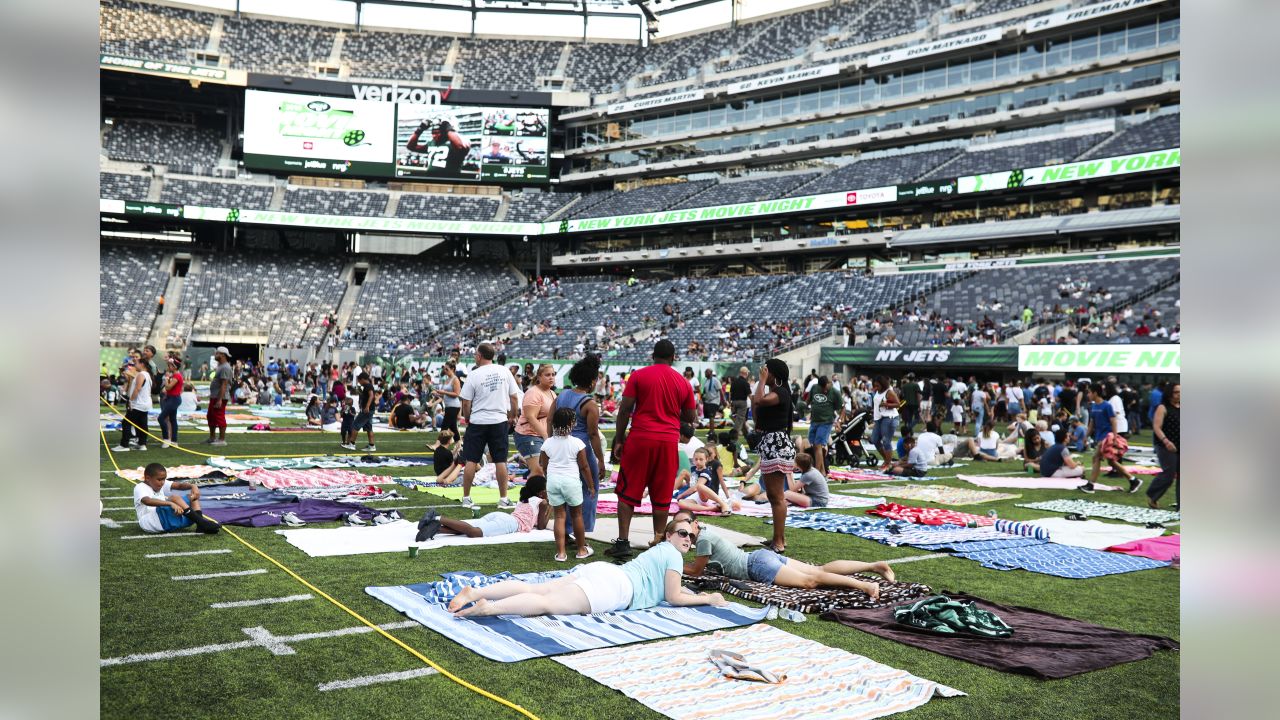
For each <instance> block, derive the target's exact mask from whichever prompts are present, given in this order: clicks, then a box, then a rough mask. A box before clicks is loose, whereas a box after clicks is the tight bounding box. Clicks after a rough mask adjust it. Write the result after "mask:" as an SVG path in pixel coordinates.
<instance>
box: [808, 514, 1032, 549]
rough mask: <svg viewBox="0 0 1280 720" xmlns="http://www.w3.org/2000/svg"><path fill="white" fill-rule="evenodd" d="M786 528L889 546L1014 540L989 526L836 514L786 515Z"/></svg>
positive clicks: (1011, 536) (1012, 535)
mask: <svg viewBox="0 0 1280 720" xmlns="http://www.w3.org/2000/svg"><path fill="white" fill-rule="evenodd" d="M787 527H794V528H807V529H810V530H823V531H826V532H836V533H844V534H846V535H856V536H858V537H860V538H865V539H867V540H875V541H876V542H878V543H882V544H884V545H890V546H898V545H920V544H931V543H943V542H964V541H969V540H1007V539H1009V538H1013V537H1017V536H1016V535H1014V534H1012V533H1006V532H1000V531H997V530H996V529H995V528H994V527H992V526H985V527H976V528H970V527H960V526H956V525H916V524H913V523H909V522H907V521H905V520H890V519H875V518H869V517H858V516H856V515H837V514H835V513H805V514H801V515H788V516H787Z"/></svg>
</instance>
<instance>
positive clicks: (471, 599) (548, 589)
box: [449, 520, 725, 617]
mask: <svg viewBox="0 0 1280 720" xmlns="http://www.w3.org/2000/svg"><path fill="white" fill-rule="evenodd" d="M697 540H698V531H697V526H695V525H694V524H693V523H691V522H690V521H689V520H673V521H671V522H670V523H667V531H666V541H665V542H660V543H658V544H657V545H654V546H653V547H651V548H649V549H648V550H645V551H644V552H643V553H641V554H640V555H638V556H637V557H636V558H635V559H634V560H631V561H630V562H628V563H626V564H625V565H621V566H618V565H614V564H613V563H609V562H593V563H587V564H585V565H579V566H577V567H576V568H574V569H573V571H572V572H570V574H569V575H568V576H567V577H562V578H558V579H556V580H552V581H550V582H545V583H538V584H530V583H526V582H521V581H519V580H504V581H503V582H500V583H497V584H496V585H490V586H488V587H483V588H471V587H468V588H463V590H462V592H460V593H458V595H457V596H456V597H454V598H453V600H451V601H450V602H449V610H450V611H451V612H452V613H454V614H455V615H457V616H459V617H465V616H470V615H480V616H487V615H520V616H523V617H534V616H537V615H586V614H595V613H606V612H617V611H619V610H644V609H646V608H651V607H654V606H656V605H657V604H658V603H660V602H662V601H663V600H666V601H667V602H668V603H670V604H671V605H675V606H677V607H682V606H688V605H724V604H725V599H724V596H722V595H721V594H720V593H690V592H688V591H686V590H685V589H684V588H683V587H681V586H680V571H681V570H682V569H683V565H682V562H681V561H682V558H681V555H682V554H683V553H686V552H688V551H689V547H690V545H692V544H693V543H694V542H696V541H697Z"/></svg>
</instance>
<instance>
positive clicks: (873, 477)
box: [827, 468, 902, 483]
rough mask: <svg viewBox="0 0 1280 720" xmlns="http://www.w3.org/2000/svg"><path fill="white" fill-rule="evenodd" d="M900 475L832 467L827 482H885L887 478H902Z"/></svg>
mask: <svg viewBox="0 0 1280 720" xmlns="http://www.w3.org/2000/svg"><path fill="white" fill-rule="evenodd" d="M901 479H902V478H900V477H894V476H893V475H890V474H889V473H883V472H880V471H879V470H853V469H846V470H840V469H837V468H831V469H830V470H829V471H828V472H827V482H833V483H847V482H883V481H885V480H901Z"/></svg>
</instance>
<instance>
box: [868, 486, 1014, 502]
mask: <svg viewBox="0 0 1280 720" xmlns="http://www.w3.org/2000/svg"><path fill="white" fill-rule="evenodd" d="M857 491H858V492H860V493H862V494H867V495H873V494H874V495H883V496H885V497H891V498H898V499H899V500H915V501H916V502H931V503H938V504H939V505H976V504H978V503H985V502H994V501H996V500H1016V499H1018V498H1020V497H1022V496H1021V495H1011V494H1009V493H996V492H989V491H987V490H970V489H969V488H957V487H950V486H948V485H884V486H882V487H872V488H858V490H857Z"/></svg>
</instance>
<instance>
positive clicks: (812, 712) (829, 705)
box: [555, 625, 964, 720]
mask: <svg viewBox="0 0 1280 720" xmlns="http://www.w3.org/2000/svg"><path fill="white" fill-rule="evenodd" d="M712 650H729V651H733V652H737V653H741V654H742V655H743V656H745V658H746V660H747V661H748V662H750V663H751V665H753V666H754V667H758V668H761V669H765V670H768V671H770V672H773V673H776V674H778V675H780V676H781V675H786V678H787V679H786V681H785V682H783V683H781V684H769V683H759V682H745V681H738V680H729V679H726V678H724V677H722V676H721V674H720V671H719V669H718V668H717V667H716V666H715V665H713V664H712V663H711V662H710V661H709V660H708V659H707V657H708V653H709V652H710V651H712ZM672 658H680V659H681V662H680V663H679V667H678V669H674V668H673V665H672ZM555 661H556V662H558V663H560V664H561V665H564V666H565V667H568V668H570V669H572V670H576V671H578V672H579V673H582V674H583V675H585V676H587V677H589V678H591V679H592V680H595V681H596V682H599V683H601V684H603V685H606V686H608V687H611V688H613V689H614V690H617V691H619V692H621V693H622V694H624V695H626V696H627V697H630V698H633V699H635V700H637V701H639V702H640V703H641V704H643V705H645V706H646V707H649V708H650V709H652V710H654V711H656V712H659V713H662V714H663V715H665V716H667V717H669V718H674V719H678V720H720V719H722V718H723V719H726V720H729V719H732V720H743V719H745V720H801V719H807V718H835V717H839V718H841V719H842V720H870V719H871V718H879V717H884V716H886V715H892V714H894V713H899V712H903V711H905V710H910V709H912V708H916V707H919V706H921V705H924V704H925V703H927V702H929V700H931V699H933V698H934V697H935V696H937V697H956V696H960V695H964V693H962V692H960V691H959V690H955V689H953V688H950V687H947V686H946V685H939V684H938V683H935V682H933V681H932V680H926V679H924V678H919V677H916V676H915V675H912V674H910V673H908V672H906V671H903V670H898V669H895V668H892V667H889V666H888V665H881V664H880V663H877V662H875V661H874V660H870V659H868V658H865V657H863V656H861V655H854V654H853V653H850V652H846V651H844V650H840V649H837V648H832V647H827V646H826V645H823V644H821V643H818V642H815V641H813V640H808V639H805V638H801V637H797V636H795V635H792V634H791V633H788V632H786V631H785V630H779V629H778V628H776V627H772V626H769V625H753V626H752V627H749V628H743V629H741V630H731V631H720V632H715V633H712V634H710V635H702V636H699V637H693V638H684V639H681V640H672V641H668V642H660V643H649V644H647V645H641V646H639V647H634V648H610V649H606V650H594V651H592V652H587V653H581V654H577V655H569V656H565V657H558V658H555Z"/></svg>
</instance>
